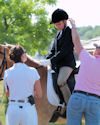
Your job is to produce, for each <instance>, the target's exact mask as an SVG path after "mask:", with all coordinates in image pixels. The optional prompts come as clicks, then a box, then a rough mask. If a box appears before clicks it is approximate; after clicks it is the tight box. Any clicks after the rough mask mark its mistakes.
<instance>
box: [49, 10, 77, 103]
mask: <svg viewBox="0 0 100 125" xmlns="http://www.w3.org/2000/svg"><path fill="white" fill-rule="evenodd" d="M67 19H68V14H67V13H66V12H65V11H64V10H62V9H57V10H55V11H54V12H53V14H52V20H51V22H50V24H54V26H55V27H56V28H57V29H58V32H57V34H56V37H55V40H54V44H53V46H52V49H51V52H50V54H49V55H48V56H47V59H48V62H49V61H50V62H51V66H52V69H53V70H55V72H56V73H58V79H57V84H58V86H59V87H60V90H61V92H62V94H63V97H64V100H65V102H66V104H67V102H68V99H69V97H68V95H67V93H68V87H67V84H66V81H67V79H68V78H69V76H70V74H71V73H72V71H73V69H74V68H75V65H76V63H75V58H74V54H73V47H74V45H73V42H72V36H71V29H70V28H69V27H68V26H67Z"/></svg>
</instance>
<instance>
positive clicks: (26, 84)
mask: <svg viewBox="0 0 100 125" xmlns="http://www.w3.org/2000/svg"><path fill="white" fill-rule="evenodd" d="M39 79H40V76H39V74H38V72H37V70H36V69H35V68H32V67H29V66H27V65H26V64H24V63H15V64H14V66H13V67H11V68H9V69H7V70H6V71H5V74H4V86H5V90H6V91H7V85H8V88H9V92H10V95H9V100H22V99H26V98H27V97H28V96H30V95H33V96H34V84H35V82H36V81H37V80H39Z"/></svg>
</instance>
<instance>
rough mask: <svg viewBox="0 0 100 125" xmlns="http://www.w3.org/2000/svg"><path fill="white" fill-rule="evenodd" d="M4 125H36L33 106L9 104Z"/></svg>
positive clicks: (18, 103) (16, 103)
mask: <svg viewBox="0 0 100 125" xmlns="http://www.w3.org/2000/svg"><path fill="white" fill-rule="evenodd" d="M20 106H22V107H20ZM6 125H38V117H37V111H36V108H35V104H34V105H32V106H31V105H30V104H29V103H27V102H25V103H20V102H9V106H8V109H7V113H6Z"/></svg>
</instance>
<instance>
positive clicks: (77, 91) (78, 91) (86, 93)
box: [73, 90, 100, 99]
mask: <svg viewBox="0 0 100 125" xmlns="http://www.w3.org/2000/svg"><path fill="white" fill-rule="evenodd" d="M73 93H82V94H85V95H90V96H94V97H97V98H99V99H100V96H99V95H96V94H92V93H88V92H84V91H80V90H74V91H73Z"/></svg>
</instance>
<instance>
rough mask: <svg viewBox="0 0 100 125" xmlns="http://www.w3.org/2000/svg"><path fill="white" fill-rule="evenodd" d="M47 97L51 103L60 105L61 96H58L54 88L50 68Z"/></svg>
mask: <svg viewBox="0 0 100 125" xmlns="http://www.w3.org/2000/svg"><path fill="white" fill-rule="evenodd" d="M47 98H48V101H49V103H50V104H51V105H54V106H59V105H60V104H59V102H60V100H59V97H58V96H57V94H56V92H55V90H54V88H53V81H52V74H51V72H50V70H49V71H48V73H47Z"/></svg>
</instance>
